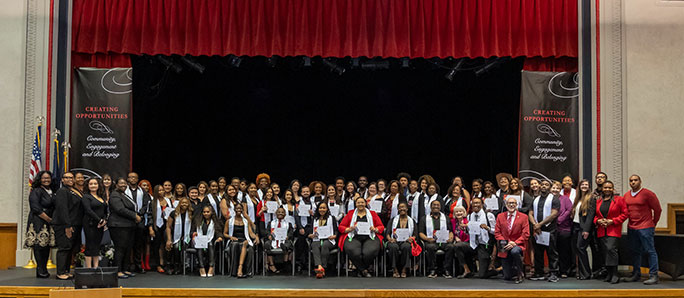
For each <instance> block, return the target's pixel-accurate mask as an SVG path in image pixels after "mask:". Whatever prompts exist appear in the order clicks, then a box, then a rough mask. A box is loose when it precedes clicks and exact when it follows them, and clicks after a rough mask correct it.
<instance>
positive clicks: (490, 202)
mask: <svg viewBox="0 0 684 298" xmlns="http://www.w3.org/2000/svg"><path fill="white" fill-rule="evenodd" d="M484 203H485V206H486V207H487V209H488V210H499V200H497V198H496V197H491V198H487V199H485V200H484Z"/></svg>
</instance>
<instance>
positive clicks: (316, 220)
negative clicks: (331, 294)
mask: <svg viewBox="0 0 684 298" xmlns="http://www.w3.org/2000/svg"><path fill="white" fill-rule="evenodd" d="M311 227H312V228H311V233H310V234H309V235H308V238H309V239H311V240H312V241H311V254H312V255H313V264H314V272H316V278H323V277H324V276H325V269H326V268H328V258H329V257H330V251H331V250H333V249H334V248H335V246H336V244H337V242H335V239H337V221H336V220H335V218H334V217H333V216H332V215H331V214H330V209H328V204H327V203H326V202H321V203H319V204H318V207H317V208H316V212H315V213H314V215H313V220H312V224H311Z"/></svg>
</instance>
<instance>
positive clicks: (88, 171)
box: [71, 168, 102, 180]
mask: <svg viewBox="0 0 684 298" xmlns="http://www.w3.org/2000/svg"><path fill="white" fill-rule="evenodd" d="M71 171H73V172H74V173H76V172H79V173H81V174H83V177H84V178H85V179H86V180H88V179H90V178H99V179H102V176H100V174H98V173H97V172H95V171H93V170H91V169H86V168H73V169H71Z"/></svg>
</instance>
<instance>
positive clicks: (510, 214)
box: [508, 213, 513, 232]
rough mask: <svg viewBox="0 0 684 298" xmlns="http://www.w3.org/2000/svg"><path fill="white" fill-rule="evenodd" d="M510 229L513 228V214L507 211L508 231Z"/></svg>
mask: <svg viewBox="0 0 684 298" xmlns="http://www.w3.org/2000/svg"><path fill="white" fill-rule="evenodd" d="M511 229H513V214H512V213H508V231H509V232H510V231H511Z"/></svg>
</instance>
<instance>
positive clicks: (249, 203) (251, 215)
mask: <svg viewBox="0 0 684 298" xmlns="http://www.w3.org/2000/svg"><path fill="white" fill-rule="evenodd" d="M244 201H247V214H248V215H249V219H251V220H252V222H256V214H255V213H256V210H255V208H254V202H252V199H251V198H250V197H249V195H247V197H246V198H244V200H243V202H244ZM257 201H258V200H257Z"/></svg>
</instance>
